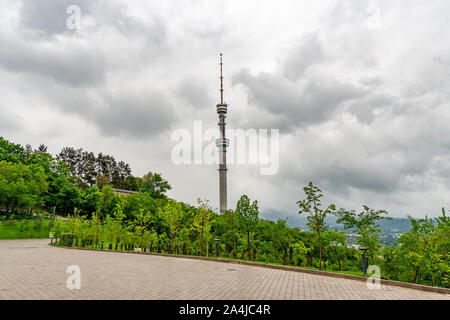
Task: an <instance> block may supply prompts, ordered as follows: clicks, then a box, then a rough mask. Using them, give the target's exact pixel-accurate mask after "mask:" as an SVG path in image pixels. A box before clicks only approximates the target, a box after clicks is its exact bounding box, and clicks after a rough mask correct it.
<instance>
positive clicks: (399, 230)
mask: <svg viewBox="0 0 450 320" xmlns="http://www.w3.org/2000/svg"><path fill="white" fill-rule="evenodd" d="M261 217H262V218H265V219H269V220H273V221H276V220H277V219H278V218H285V217H287V218H288V220H287V224H288V226H290V227H292V228H295V227H296V228H299V229H301V230H305V231H309V228H308V226H307V219H306V216H302V215H283V214H282V213H275V212H269V213H262V214H261ZM336 220H337V218H336V217H335V216H329V217H327V218H326V220H325V221H326V223H327V225H328V227H329V228H330V229H331V230H336V231H344V226H343V225H342V224H338V223H336ZM378 225H379V228H380V229H381V230H382V232H381V233H380V238H381V244H384V245H392V244H393V243H394V242H395V240H396V239H397V238H398V237H399V236H400V235H401V234H403V233H405V232H408V231H409V230H411V223H410V222H409V219H407V218H393V219H392V220H382V221H379V222H378ZM346 232H347V233H351V231H349V230H346ZM353 240H354V239H351V238H349V239H348V241H349V243H353Z"/></svg>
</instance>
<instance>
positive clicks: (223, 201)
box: [216, 54, 229, 213]
mask: <svg viewBox="0 0 450 320" xmlns="http://www.w3.org/2000/svg"><path fill="white" fill-rule="evenodd" d="M216 110H217V114H218V115H219V123H218V125H219V133H220V138H219V139H217V140H216V146H217V147H218V148H219V205H220V208H219V209H220V213H224V212H225V211H227V170H228V169H227V147H228V145H229V141H228V139H227V138H226V135H225V118H226V115H227V111H228V105H227V104H226V103H224V102H223V74H222V54H220V103H219V104H217V105H216Z"/></svg>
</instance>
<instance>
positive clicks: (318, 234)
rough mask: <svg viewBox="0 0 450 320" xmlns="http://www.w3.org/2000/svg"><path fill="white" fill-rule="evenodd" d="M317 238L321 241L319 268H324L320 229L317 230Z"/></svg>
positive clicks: (320, 242)
mask: <svg viewBox="0 0 450 320" xmlns="http://www.w3.org/2000/svg"><path fill="white" fill-rule="evenodd" d="M317 238H318V241H319V270H322V241H321V240H320V231H317Z"/></svg>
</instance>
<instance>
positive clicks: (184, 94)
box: [173, 76, 214, 109]
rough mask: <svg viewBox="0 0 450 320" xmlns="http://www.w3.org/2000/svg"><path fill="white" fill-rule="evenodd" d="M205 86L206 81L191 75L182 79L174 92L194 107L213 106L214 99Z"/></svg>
mask: <svg viewBox="0 0 450 320" xmlns="http://www.w3.org/2000/svg"><path fill="white" fill-rule="evenodd" d="M205 87H206V84H205V83H204V81H202V80H201V79H198V78H196V77H194V76H190V77H186V78H185V79H183V80H181V81H180V82H179V83H178V84H177V85H176V87H175V88H174V90H173V93H174V94H175V96H177V97H178V98H179V99H180V100H182V101H183V103H187V104H188V105H189V106H190V107H192V108H195V109H204V108H211V106H214V99H213V98H212V96H211V95H210V94H209V93H208V92H206V91H205Z"/></svg>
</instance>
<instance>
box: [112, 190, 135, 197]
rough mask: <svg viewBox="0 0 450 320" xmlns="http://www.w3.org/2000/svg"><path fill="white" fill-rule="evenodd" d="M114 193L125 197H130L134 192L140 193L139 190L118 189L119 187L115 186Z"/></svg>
mask: <svg viewBox="0 0 450 320" xmlns="http://www.w3.org/2000/svg"><path fill="white" fill-rule="evenodd" d="M112 190H113V193H114V194H116V195H118V196H124V197H128V196H129V195H131V194H133V193H138V192H137V191H131V190H125V189H117V188H113V189H112Z"/></svg>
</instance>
